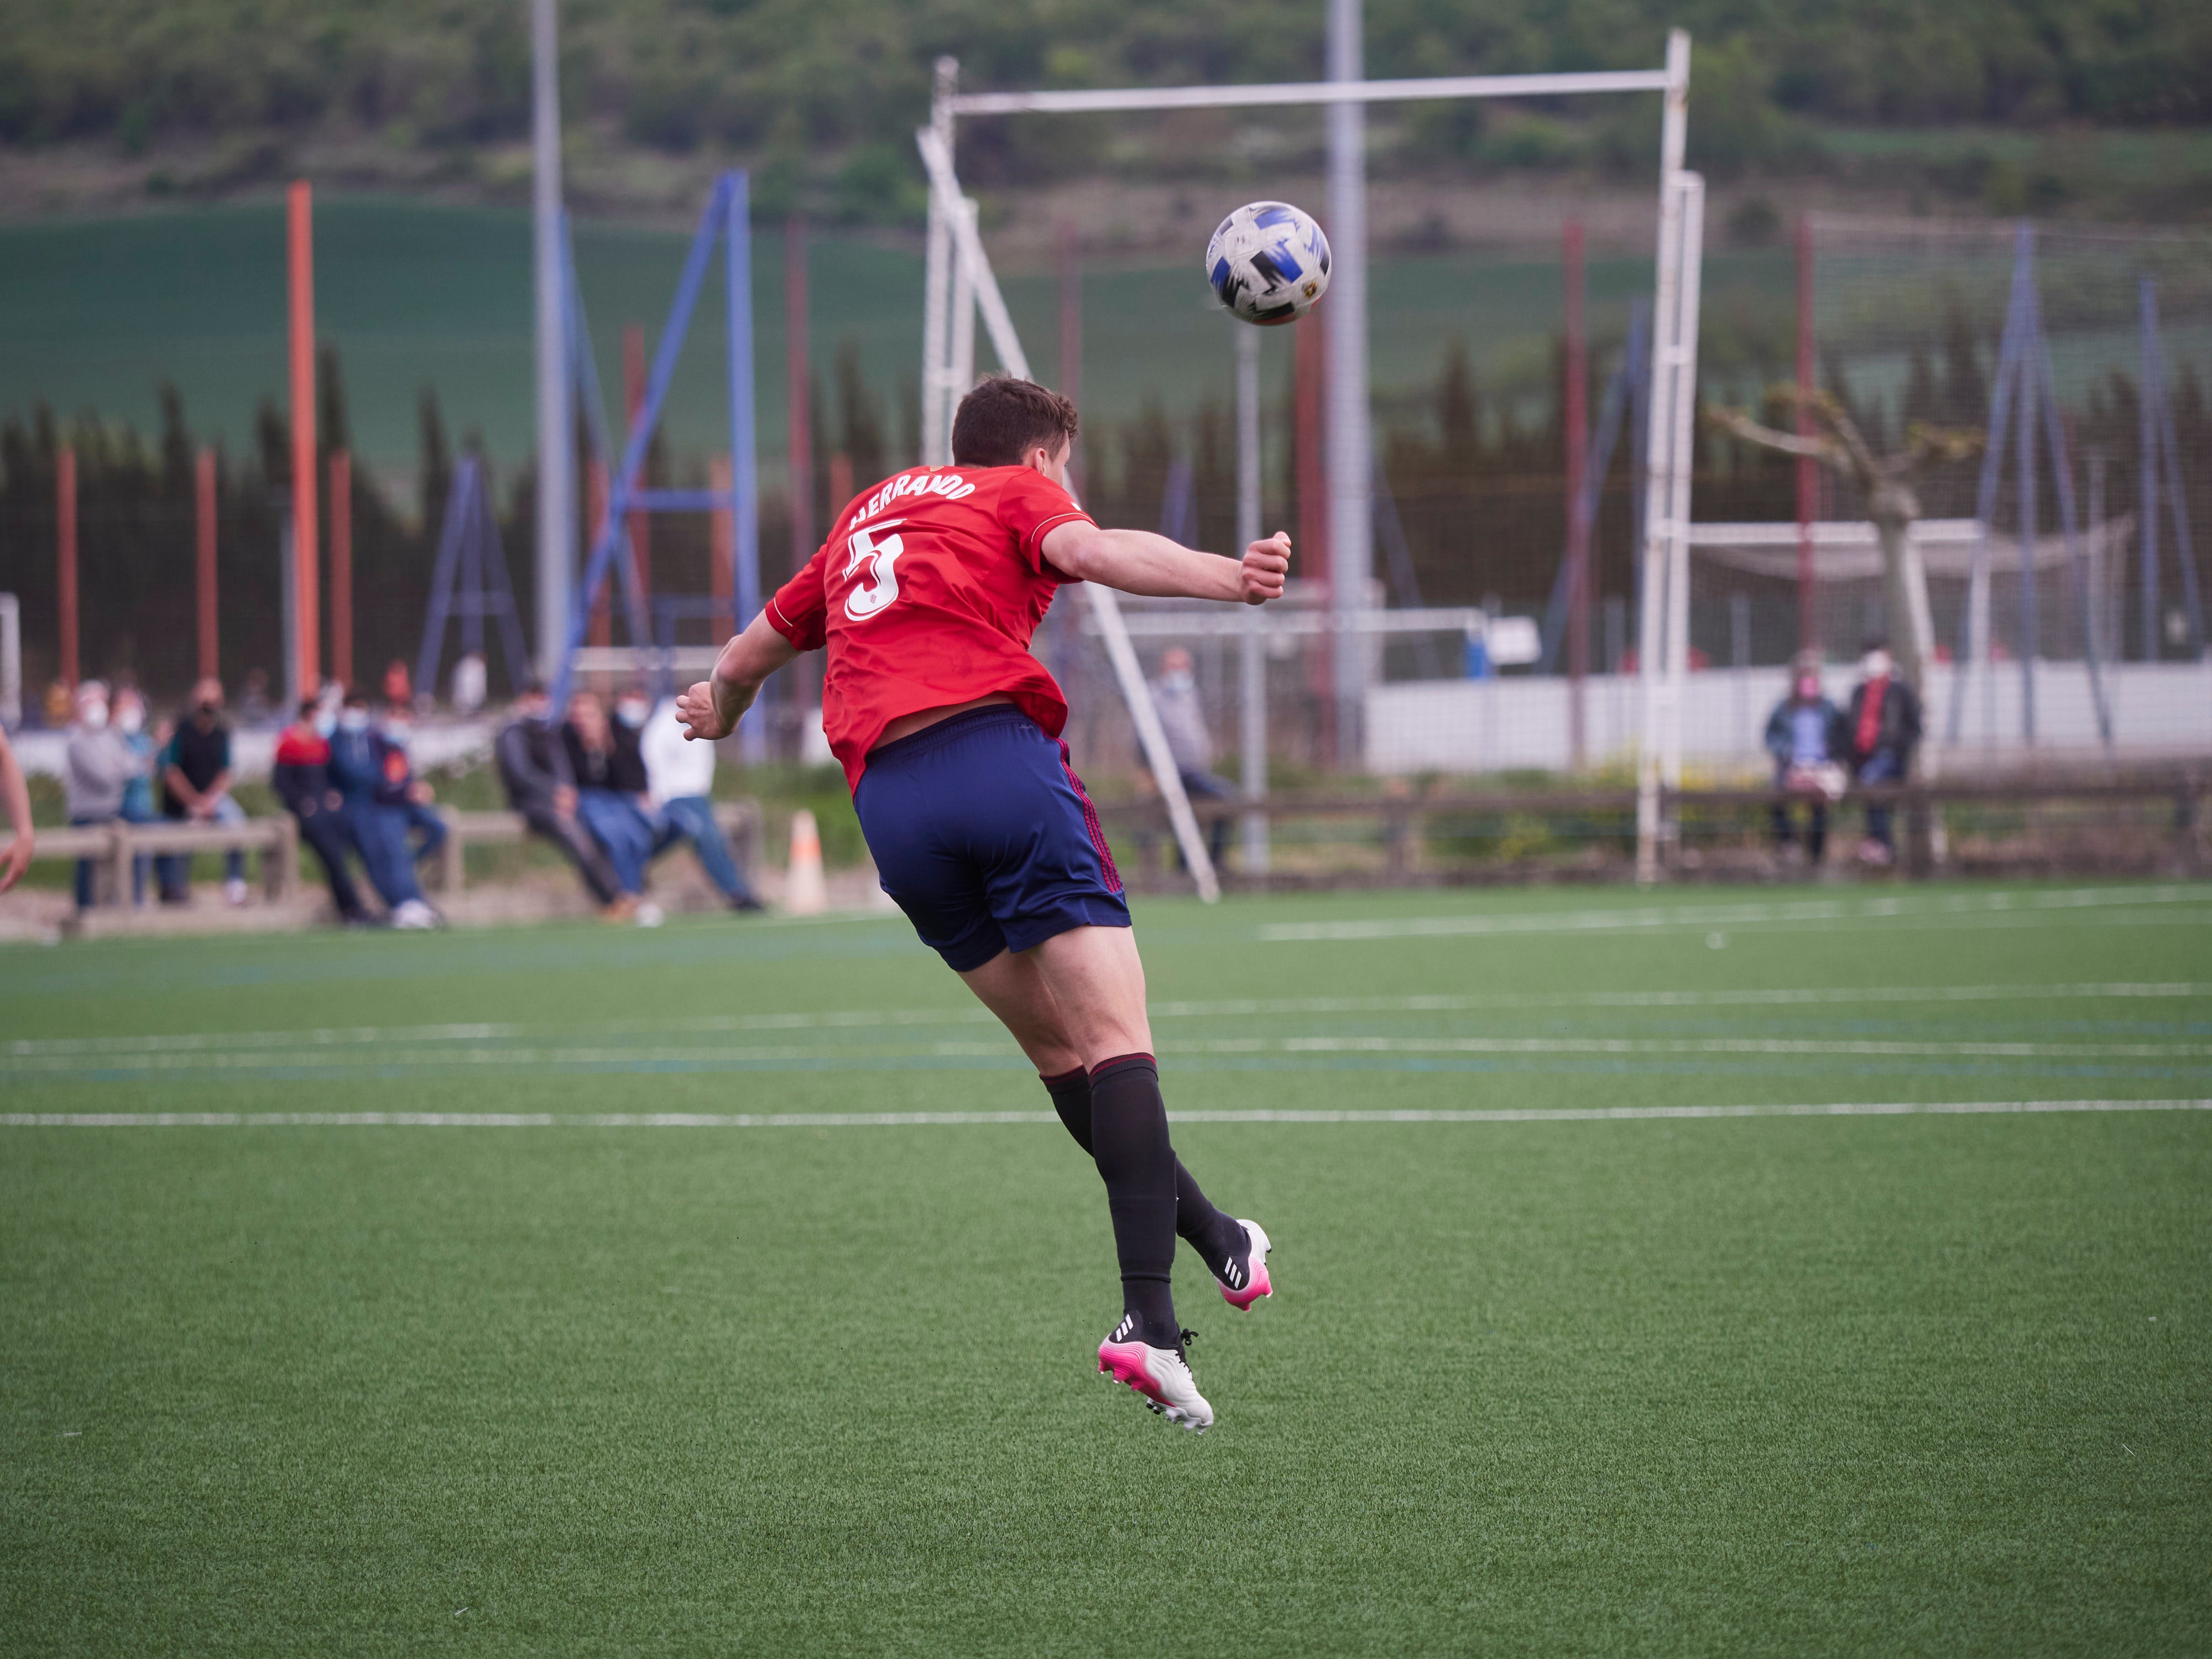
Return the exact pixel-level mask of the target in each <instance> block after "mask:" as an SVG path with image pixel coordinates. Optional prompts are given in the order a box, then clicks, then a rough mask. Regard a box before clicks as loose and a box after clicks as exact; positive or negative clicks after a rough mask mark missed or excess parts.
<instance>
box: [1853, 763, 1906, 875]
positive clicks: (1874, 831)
mask: <svg viewBox="0 0 2212 1659" xmlns="http://www.w3.org/2000/svg"><path fill="white" fill-rule="evenodd" d="M1904 775H1905V757H1904V756H1902V755H1900V754H1899V753H1898V752H1897V750H1894V749H1877V750H1875V751H1874V753H1872V754H1871V755H1869V756H1868V757H1866V760H1865V762H1864V763H1863V764H1862V765H1861V766H1860V768H1859V781H1860V782H1861V783H1894V782H1896V781H1898V779H1899V778H1901V777H1903V776H1904ZM1867 839H1868V840H1869V841H1873V842H1881V844H1882V846H1884V847H1886V848H1889V849H1890V850H1891V851H1893V852H1894V851H1895V850H1896V847H1895V843H1894V842H1892V841H1891V839H1890V826H1889V805H1888V803H1887V802H1884V801H1869V803H1868V804H1867Z"/></svg>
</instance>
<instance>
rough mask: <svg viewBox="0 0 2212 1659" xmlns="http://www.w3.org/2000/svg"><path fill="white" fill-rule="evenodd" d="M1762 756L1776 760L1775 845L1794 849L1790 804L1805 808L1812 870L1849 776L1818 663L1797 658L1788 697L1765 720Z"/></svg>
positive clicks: (1839, 726)
mask: <svg viewBox="0 0 2212 1659" xmlns="http://www.w3.org/2000/svg"><path fill="white" fill-rule="evenodd" d="M1766 752H1767V753H1768V754H1769V755H1770V756H1771V757H1773V760H1774V787H1775V790H1776V793H1777V799H1776V800H1775V802H1774V807H1773V820H1774V844H1775V846H1776V848H1778V849H1780V850H1782V851H1784V852H1785V853H1787V852H1790V851H1791V850H1793V849H1794V848H1796V844H1797V837H1796V826H1795V824H1794V823H1793V822H1792V817H1793V815H1792V813H1791V811H1790V803H1791V802H1792V801H1793V800H1802V801H1803V802H1804V803H1805V815H1806V823H1805V857H1806V860H1807V861H1808V863H1810V864H1811V865H1812V866H1814V868H1815V869H1818V868H1819V867H1820V860H1821V858H1822V856H1823V855H1824V854H1826V851H1827V846H1828V803H1829V802H1830V801H1831V800H1832V799H1835V798H1836V797H1837V796H1838V795H1840V794H1842V793H1843V791H1844V780H1845V778H1846V776H1847V774H1846V773H1845V772H1844V768H1843V766H1842V764H1841V763H1840V762H1841V757H1843V756H1844V753H1845V752H1846V750H1845V744H1844V732H1843V715H1842V714H1840V713H1839V712H1838V709H1837V708H1836V705H1835V704H1834V703H1832V702H1830V701H1829V700H1828V698H1827V696H1826V693H1825V692H1823V691H1822V690H1820V659H1819V658H1818V657H1815V656H1813V655H1811V654H1810V653H1808V654H1807V655H1806V656H1803V657H1801V658H1799V659H1798V661H1797V666H1796V672H1795V673H1794V675H1793V676H1792V678H1791V681H1790V695H1789V696H1786V697H1784V698H1783V700H1782V701H1781V702H1778V703H1777V704H1776V705H1775V706H1774V713H1773V714H1771V715H1770V716H1768V718H1767V721H1766Z"/></svg>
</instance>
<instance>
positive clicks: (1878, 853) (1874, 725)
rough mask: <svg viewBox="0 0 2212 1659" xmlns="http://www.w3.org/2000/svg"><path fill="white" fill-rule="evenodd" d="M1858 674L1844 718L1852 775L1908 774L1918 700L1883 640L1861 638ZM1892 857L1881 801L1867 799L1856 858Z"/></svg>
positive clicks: (1872, 779)
mask: <svg viewBox="0 0 2212 1659" xmlns="http://www.w3.org/2000/svg"><path fill="white" fill-rule="evenodd" d="M1859 672H1860V674H1861V675H1862V676H1863V678H1861V680H1860V681H1859V684H1857V687H1856V688H1854V689H1853V690H1852V692H1851V702H1850V708H1849V710H1848V711H1846V713H1845V714H1844V729H1845V731H1846V732H1847V733H1848V734H1849V737H1850V754H1851V764H1852V767H1853V775H1854V776H1855V777H1856V778H1857V781H1859V782H1860V783H1861V784H1875V783H1896V782H1899V781H1902V780H1904V779H1905V778H1908V777H1910V776H1911V775H1912V751H1913V750H1915V749H1916V748H1917V747H1918V746H1919V743H1920V699H1919V697H1918V696H1917V694H1916V693H1915V692H1914V690H1913V689H1912V688H1911V686H1909V685H1907V684H1905V682H1904V681H1903V680H1901V679H1899V678H1897V671H1896V665H1895V664H1894V663H1893V662H1892V660H1891V659H1890V655H1889V641H1887V640H1884V639H1879V638H1876V639H1870V640H1869V641H1867V642H1866V648H1865V654H1864V655H1863V657H1861V658H1860V659H1859ZM1896 856H1897V849H1896V843H1895V842H1894V840H1893V831H1892V827H1891V823H1890V809H1889V806H1888V805H1887V803H1886V802H1882V801H1869V802H1868V803H1867V822H1866V839H1865V840H1864V841H1863V842H1860V843H1859V860H1860V862H1862V863H1863V864H1872V865H1887V864H1889V863H1891V862H1893V860H1895V858H1896Z"/></svg>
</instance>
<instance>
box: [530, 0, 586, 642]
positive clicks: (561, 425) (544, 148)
mask: <svg viewBox="0 0 2212 1659" xmlns="http://www.w3.org/2000/svg"><path fill="white" fill-rule="evenodd" d="M553 7H554V0H530V54H531V125H530V137H531V144H530V149H531V171H532V188H531V210H532V249H533V253H534V256H535V266H536V269H535V278H536V292H537V301H538V677H539V678H541V679H543V680H544V681H545V683H546V684H549V685H550V684H552V683H554V682H555V681H556V680H560V679H562V678H565V670H566V669H567V666H568V586H569V584H570V583H571V582H572V581H573V580H574V579H575V562H576V560H575V546H576V526H575V517H576V453H575V452H576V438H575V417H574V412H573V411H572V410H571V408H570V405H569V401H568V349H567V347H568V341H567V338H566V334H567V330H566V326H565V319H564V316H563V309H564V308H563V306H562V292H561V289H562V281H561V276H562V271H561V266H562V258H561V66H560V58H559V55H558V52H557V49H556V48H557V42H556V35H555V32H554V11H553Z"/></svg>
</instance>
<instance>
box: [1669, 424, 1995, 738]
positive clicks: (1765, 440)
mask: <svg viewBox="0 0 2212 1659" xmlns="http://www.w3.org/2000/svg"><path fill="white" fill-rule="evenodd" d="M1769 395H1770V396H1771V397H1772V398H1775V399H1776V400H1777V401H1778V402H1780V403H1782V404H1786V405H1790V406H1793V407H1795V408H1797V409H1801V410H1804V411H1806V412H1807V413H1808V414H1809V415H1811V416H1812V417H1813V420H1814V423H1815V425H1816V426H1818V427H1819V428H1820V430H1818V431H1816V432H1814V433H1813V434H1812V435H1809V436H1800V435H1797V434H1796V433H1794V432H1781V431H1778V430H1776V429H1775V428H1772V427H1771V426H1768V425H1766V424H1765V423H1764V422H1759V421H1755V420H1753V418H1752V417H1751V416H1749V415H1747V414H1745V413H1744V412H1743V411H1742V410H1736V409H1715V410H1712V411H1711V415H1710V416H1709V418H1710V419H1711V421H1712V422H1713V424H1714V425H1716V426H1717V427H1719V428H1721V429H1722V430H1723V431H1724V432H1727V433H1729V435H1731V436H1734V437H1736V438H1740V439H1741V440H1742V441H1744V442H1746V443H1749V444H1756V445H1758V446H1759V447H1761V448H1762V449H1771V450H1776V451H1778V452H1780V453H1782V454H1784V455H1798V456H1808V457H1810V458H1811V459H1814V460H1816V461H1818V462H1820V465H1823V466H1825V467H1827V468H1828V469H1829V470H1830V471H1834V472H1837V473H1839V474H1841V475H1842V476H1843V477H1846V478H1849V479H1850V480H1851V481H1852V482H1853V483H1856V484H1857V485H1858V487H1859V489H1860V490H1861V491H1862V492H1863V494H1864V495H1865V497H1866V503H1867V517H1868V518H1869V520H1872V521H1873V523H1874V527H1875V535H1876V536H1877V537H1878V538H1880V539H1881V565H1882V576H1883V586H1884V589H1885V592H1884V599H1885V601H1886V604H1887V610H1888V612H1889V618H1890V632H1891V635H1892V637H1893V643H1894V646H1895V654H1896V657H1897V663H1898V666H1899V668H1900V669H1901V670H1903V671H1904V675H1905V683H1906V684H1909V685H1910V686H1911V687H1912V689H1913V690H1915V691H1916V692H1917V693H1919V695H1920V696H1922V697H1923V698H1924V697H1926V696H1927V695H1928V665H1929V662H1930V661H1931V660H1932V659H1934V657H1935V654H1936V639H1935V625H1934V623H1933V622H1932V621H1931V620H1930V618H1929V610H1928V573H1927V570H1926V569H1925V568H1924V567H1923V565H1922V564H1921V562H1920V550H1919V549H1918V548H1917V547H1916V546H1915V545H1914V544H1913V540H1912V526H1913V525H1914V524H1915V523H1916V522H1917V521H1918V520H1919V518H1920V516H1921V513H1920V495H1919V492H1918V491H1917V489H1915V488H1914V485H1915V483H1916V482H1917V480H1918V479H1919V478H1921V477H1923V476H1924V475H1925V474H1926V473H1927V471H1928V470H1929V468H1931V467H1935V466H1939V465H1943V464H1944V463H1946V462H1950V461H1960V460H1965V459H1967V458H1968V457H1969V456H1972V455H1977V454H1979V453H1981V448H1982V444H1983V442H1984V438H1983V435H1982V434H1981V433H1979V432H1976V431H1972V430H1968V429H1966V428H1955V427H1935V426H1929V425H1928V424H1926V423H1925V422H1920V421H1913V422H1908V423H1907V425H1906V427H1905V447H1904V448H1903V449H1900V450H1896V451H1893V453H1889V454H1887V455H1881V454H1877V453H1875V449H1874V447H1873V446H1872V445H1871V444H1869V443H1868V442H1867V441H1866V437H1865V435H1864V434H1863V433H1862V432H1861V431H1860V430H1859V426H1858V422H1857V421H1854V420H1853V419H1852V418H1851V417H1850V414H1849V413H1848V412H1846V410H1844V405H1843V403H1842V401H1841V400H1840V399H1838V398H1836V397H1834V396H1833V395H1832V394H1831V393H1829V392H1823V391H1821V390H1820V389H1819V388H1818V387H1814V388H1811V389H1809V390H1808V388H1806V387H1803V386H1796V385H1794V384H1790V385H1784V386H1776V387H1774V388H1773V389H1772V391H1771V393H1770V394H1769Z"/></svg>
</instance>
